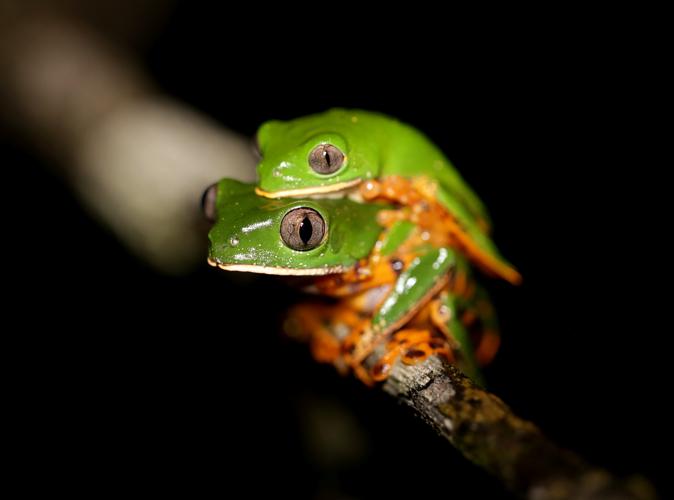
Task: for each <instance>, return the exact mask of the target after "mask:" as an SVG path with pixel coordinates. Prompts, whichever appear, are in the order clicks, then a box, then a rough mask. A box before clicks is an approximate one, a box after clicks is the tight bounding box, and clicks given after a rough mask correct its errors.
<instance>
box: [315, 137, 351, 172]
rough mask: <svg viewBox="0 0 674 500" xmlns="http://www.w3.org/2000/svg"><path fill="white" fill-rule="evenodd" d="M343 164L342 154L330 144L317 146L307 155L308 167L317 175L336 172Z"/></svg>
mask: <svg viewBox="0 0 674 500" xmlns="http://www.w3.org/2000/svg"><path fill="white" fill-rule="evenodd" d="M342 163H344V153H342V152H341V151H340V150H339V148H337V147H336V146H333V145H332V144H319V145H318V146H316V147H315V148H314V149H313V150H312V151H311V153H310V154H309V165H311V168H313V169H314V171H315V172H316V173H319V174H324V175H327V174H332V173H334V172H337V170H339V168H340V167H341V166H342Z"/></svg>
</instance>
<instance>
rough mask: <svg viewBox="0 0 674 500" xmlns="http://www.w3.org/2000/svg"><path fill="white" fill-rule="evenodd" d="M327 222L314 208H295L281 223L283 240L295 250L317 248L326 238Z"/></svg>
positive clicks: (302, 250)
mask: <svg viewBox="0 0 674 500" xmlns="http://www.w3.org/2000/svg"><path fill="white" fill-rule="evenodd" d="M325 233H326V231H325V221H324V220H323V217H321V214H319V213H318V212H317V211H316V210H314V209H313V208H304V207H302V208H295V209H294V210H291V211H290V212H288V213H287V214H286V215H285V217H283V220H282V221H281V239H282V240H283V243H284V244H285V245H286V246H287V247H289V248H292V249H293V250H298V251H300V252H304V251H307V250H311V249H313V248H316V247H317V246H318V245H320V244H321V243H322V242H323V239H324V238H325Z"/></svg>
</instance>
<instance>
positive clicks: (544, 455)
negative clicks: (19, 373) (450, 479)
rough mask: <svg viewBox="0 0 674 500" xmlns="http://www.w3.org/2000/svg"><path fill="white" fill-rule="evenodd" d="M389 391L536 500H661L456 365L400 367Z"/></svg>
mask: <svg viewBox="0 0 674 500" xmlns="http://www.w3.org/2000/svg"><path fill="white" fill-rule="evenodd" d="M383 389H384V390H385V391H386V392H388V393H389V394H391V395H393V396H394V397H396V398H397V399H398V400H399V401H402V402H404V403H405V404H407V405H408V406H410V407H412V408H413V410H414V411H415V412H416V413H417V414H419V415H420V416H421V417H422V419H423V420H424V421H425V422H426V423H428V424H429V425H430V426H432V427H433V428H434V429H435V430H436V431H437V432H438V433H439V434H440V435H441V436H442V437H444V438H446V439H447V440H448V441H449V442H450V443H452V445H454V447H456V448H457V449H458V450H459V451H460V452H461V453H462V454H463V455H464V456H465V457H466V458H468V459H469V460H471V461H472V462H474V463H475V464H477V465H479V466H480V467H482V468H484V469H485V470H487V471H489V472H490V473H491V474H493V475H494V476H496V477H497V478H498V479H499V480H500V481H501V482H502V483H503V484H504V485H505V486H506V487H507V488H508V489H510V490H511V491H513V492H515V493H517V494H519V495H520V496H522V497H525V498H530V499H535V500H562V499H584V500H590V499H592V500H600V499H601V500H608V499H611V500H619V499H620V500H628V499H632V500H637V499H639V500H646V499H654V498H656V497H657V496H656V493H655V491H654V489H653V487H652V486H651V485H650V483H649V482H648V481H646V480H645V479H644V478H641V477H638V476H634V477H630V478H627V479H619V478H616V477H614V476H612V475H611V474H610V473H609V472H607V471H606V470H604V469H600V468H596V467H592V466H590V465H589V464H588V463H587V462H585V461H584V460H583V459H581V458H580V457H579V456H577V455H576V454H574V453H572V452H570V451H567V450H562V449H561V448H559V447H557V446H556V445H555V444H553V443H552V442H550V441H549V440H548V439H547V438H546V437H545V436H544V435H543V434H542V433H541V431H540V430H539V429H538V428H537V427H536V426H535V425H534V424H532V423H531V422H528V421H526V420H523V419H521V418H519V417H518V416H516V415H515V414H513V412H512V411H511V410H510V408H508V406H507V405H506V404H505V403H503V401H501V400H500V399H499V398H498V397H496V396H494V395H493V394H491V393H489V392H487V391H486V390H484V389H482V388H480V387H478V386H477V385H475V384H474V383H473V382H472V381H471V380H470V379H468V377H466V376H465V375H463V374H462V373H461V372H460V371H459V370H458V369H457V368H455V367H454V366H451V365H448V364H447V363H444V362H443V361H441V360H440V359H439V358H437V357H431V358H429V359H428V360H427V361H425V362H424V363H420V364H418V365H413V366H406V365H404V364H402V363H397V364H396V366H395V368H394V369H393V371H392V373H391V376H390V377H389V379H388V380H387V381H386V382H385V384H384V385H383Z"/></svg>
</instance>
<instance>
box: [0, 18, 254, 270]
mask: <svg viewBox="0 0 674 500" xmlns="http://www.w3.org/2000/svg"><path fill="white" fill-rule="evenodd" d="M19 10H20V14H17V15H16V16H15V18H14V20H15V22H13V23H9V22H6V23H3V24H5V28H6V29H5V30H3V32H2V33H0V73H1V74H2V79H1V80H0V120H2V121H4V122H5V124H6V125H8V126H9V128H10V129H11V130H12V131H13V132H14V134H15V135H16V136H17V137H18V138H19V139H20V140H21V141H23V142H24V143H26V144H28V145H30V146H31V147H33V148H35V149H36V150H37V151H39V152H41V153H42V154H43V155H44V156H45V157H47V158H49V159H50V161H52V162H53V163H55V164H57V165H59V167H60V169H59V171H60V172H61V173H62V174H63V175H64V177H65V178H66V179H67V180H68V182H70V184H71V186H72V188H73V189H74V191H75V192H76V193H77V195H78V196H79V197H80V199H81V200H82V201H83V202H84V204H85V205H86V206H87V207H88V209H89V210H90V211H91V212H92V213H93V214H94V215H95V216H96V217H98V218H99V220H101V222H103V223H104V224H105V225H107V226H109V227H111V228H112V230H113V231H114V232H115V233H116V234H117V236H118V237H119V238H120V239H121V240H122V241H123V242H124V243H125V244H126V245H128V246H129V247H130V248H131V249H132V250H133V251H134V252H135V253H137V254H138V255H139V256H140V257H141V258H143V259H144V260H145V261H147V262H149V263H151V264H152V265H154V266H156V267H157V268H159V269H161V270H162V271H165V272H169V273H177V272H184V271H187V270H189V269H190V268H192V267H193V266H194V265H196V264H197V263H202V262H203V259H204V256H205V255H206V244H207V239H206V237H205V235H206V230H207V228H206V226H205V224H204V223H203V221H202V217H201V213H200V209H199V206H198V204H199V199H200V195H201V193H202V192H203V190H204V189H205V188H206V187H207V186H208V185H209V184H211V183H213V182H215V181H216V180H218V179H220V178H221V177H225V176H228V177H234V178H238V179H241V180H251V179H252V178H253V176H254V159H253V156H252V154H251V152H250V150H249V147H248V141H247V140H245V139H244V138H242V137H240V136H238V135H236V134H234V133H232V132H230V131H227V130H224V129H222V128H220V127H218V126H217V125H216V124H214V123H212V122H211V121H210V120H208V119H207V118H205V117H204V116H201V115H199V114H198V113H196V112H195V111H193V110H190V109H189V108H187V107H186V106H184V105H181V104H179V103H177V102H175V101H173V100H171V99H169V98H167V97H165V96H162V95H161V94H160V93H159V92H158V91H157V90H156V89H155V88H154V86H153V84H152V83H151V82H150V81H149V79H148V77H147V76H146V75H145V74H144V73H143V71H142V70H141V69H140V67H139V66H138V65H137V64H136V63H135V62H134V60H133V59H132V58H131V57H130V56H129V55H128V54H125V53H124V52H123V51H122V50H120V48H119V47H118V46H115V45H113V44H111V43H109V42H108V41H106V40H103V39H102V38H100V37H99V36H98V35H97V34H96V33H94V32H92V31H91V30H90V29H89V28H88V27H87V26H84V25H82V24H79V23H78V22H77V21H75V20H74V19H69V18H65V17H62V16H61V15H57V14H54V13H53V12H49V11H44V10H40V12H35V13H34V15H27V14H26V12H25V9H19ZM10 168H21V167H20V166H16V165H14V166H11V167H10Z"/></svg>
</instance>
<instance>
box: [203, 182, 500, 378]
mask: <svg viewBox="0 0 674 500" xmlns="http://www.w3.org/2000/svg"><path fill="white" fill-rule="evenodd" d="M410 196H411V197H410V199H409V200H408V203H407V204H406V205H405V206H403V207H401V206H397V205H396V206H392V205H389V204H386V203H377V202H375V203H359V202H356V201H353V200H351V199H348V198H337V199H329V198H322V199H321V198H312V199H296V198H293V199H290V198H277V199H267V198H263V197H259V196H256V194H255V186H253V185H250V184H244V183H240V182H237V181H233V180H229V179H223V180H221V181H220V182H219V183H217V184H215V185H213V186H211V187H210V188H209V189H208V190H207V191H206V193H205V195H204V203H203V205H204V211H205V213H206V215H207V217H209V218H210V219H211V221H212V222H213V227H212V229H211V231H210V233H209V239H210V252H209V259H208V261H209V263H210V264H211V265H213V266H217V267H219V268H221V269H224V270H227V271H243V272H253V273H264V274H276V275H288V276H305V277H309V278H308V279H307V278H305V279H303V280H302V285H303V287H304V289H305V290H306V291H307V292H311V293H314V294H317V295H322V296H327V297H331V298H332V300H330V301H329V302H327V301H321V300H308V301H307V302H304V303H301V304H298V305H296V306H294V307H293V308H292V309H291V310H290V312H289V315H288V319H287V321H286V324H285V329H286V331H287V332H288V333H289V334H291V335H293V336H297V337H301V338H304V339H307V340H308V341H309V342H310V345H311V349H312V352H313V355H314V357H315V358H316V359H317V360H319V361H322V362H329V363H332V364H334V365H335V366H336V367H337V368H338V369H340V371H342V372H347V371H349V370H353V372H354V373H355V374H356V376H357V377H358V378H360V379H361V380H362V381H363V382H365V383H367V384H370V385H371V384H373V383H375V382H378V381H382V380H385V379H386V378H387V376H388V375H389V373H390V370H391V368H392V367H393V365H394V364H395V363H396V361H398V360H401V361H402V362H403V363H406V364H413V363H418V362H420V361H423V360H424V359H426V358H427V357H428V356H430V355H432V354H436V355H439V356H442V357H444V358H446V359H447V360H448V361H450V362H453V363H455V364H457V366H459V367H460V368H462V369H463V370H464V371H465V372H466V373H468V374H469V375H471V376H472V377H473V378H476V379H479V372H478V369H477V366H478V365H483V364H485V363H487V362H489V361H490V360H491V359H492V358H493V356H494V354H495V353H496V350H497V349H498V345H499V336H498V327H497V324H496V319H495V315H494V313H493V309H492V307H491V304H490V302H489V299H488V298H487V296H486V294H485V293H484V291H483V290H482V289H481V288H479V287H478V286H477V285H476V283H475V281H474V280H473V279H472V277H471V268H470V265H469V262H468V260H467V259H466V257H465V256H464V255H463V254H462V253H461V252H459V251H457V242H456V241H455V240H454V239H453V233H452V232H448V231H447V224H451V223H453V222H452V220H451V217H450V216H448V215H447V211H446V210H445V209H444V207H442V206H441V205H439V204H437V206H436V204H433V203H429V202H428V200H427V199H426V198H424V197H421V196H420V197H419V198H418V200H417V199H416V198H415V197H414V196H412V195H411V194H410ZM473 346H474V347H473ZM373 360H375V361H373Z"/></svg>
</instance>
